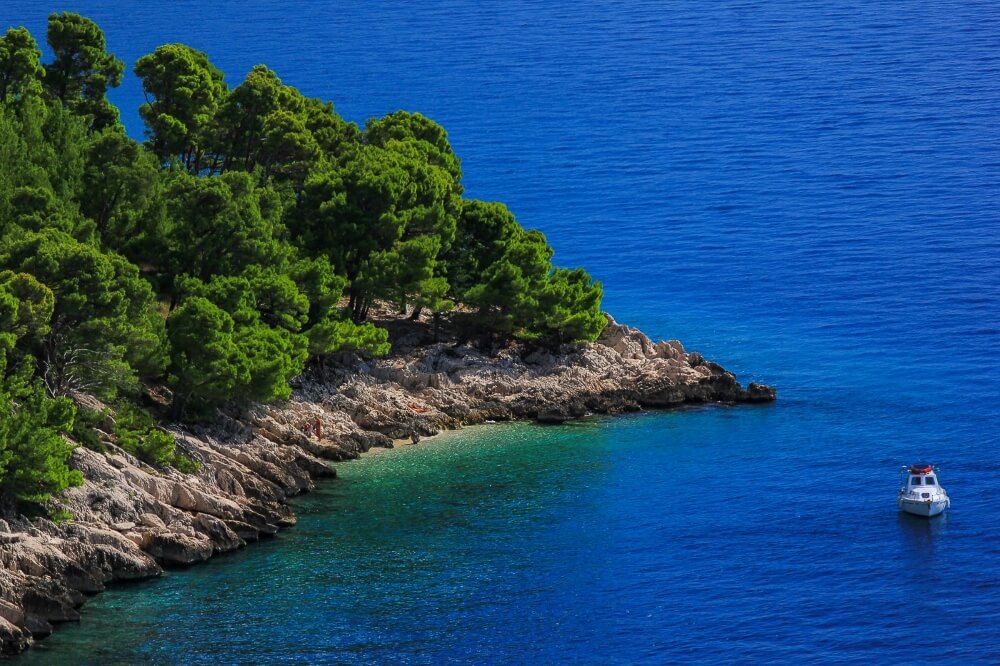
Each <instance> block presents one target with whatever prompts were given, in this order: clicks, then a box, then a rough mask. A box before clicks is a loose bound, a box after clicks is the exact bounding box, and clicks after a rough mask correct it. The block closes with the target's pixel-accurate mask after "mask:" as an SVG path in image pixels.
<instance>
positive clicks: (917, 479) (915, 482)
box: [910, 476, 920, 486]
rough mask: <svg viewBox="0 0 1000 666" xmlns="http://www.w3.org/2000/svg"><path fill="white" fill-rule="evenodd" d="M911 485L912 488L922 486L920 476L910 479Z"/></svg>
mask: <svg viewBox="0 0 1000 666" xmlns="http://www.w3.org/2000/svg"><path fill="white" fill-rule="evenodd" d="M910 485H911V486H919V485H920V477H919V476H911V477H910Z"/></svg>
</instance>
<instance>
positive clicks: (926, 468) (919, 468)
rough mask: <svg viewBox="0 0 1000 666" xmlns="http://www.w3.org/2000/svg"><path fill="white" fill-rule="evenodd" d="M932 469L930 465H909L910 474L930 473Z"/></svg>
mask: <svg viewBox="0 0 1000 666" xmlns="http://www.w3.org/2000/svg"><path fill="white" fill-rule="evenodd" d="M932 471H933V467H931V465H910V474H930V473H931V472H932Z"/></svg>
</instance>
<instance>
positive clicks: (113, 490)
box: [0, 318, 775, 654]
mask: <svg viewBox="0 0 1000 666" xmlns="http://www.w3.org/2000/svg"><path fill="white" fill-rule="evenodd" d="M384 324H385V325H386V326H387V327H388V328H389V329H390V334H391V337H392V341H393V353H392V354H391V355H390V356H389V357H387V358H385V359H379V360H377V361H371V362H363V361H359V360H354V361H352V362H351V363H349V364H344V365H338V366H337V367H335V368H327V369H324V370H322V371H319V370H317V371H314V372H313V373H312V375H310V376H307V377H304V378H302V379H301V380H300V381H299V382H298V385H297V386H296V390H295V393H294V395H293V397H292V399H291V400H289V401H288V402H287V403H284V404H281V405H272V406H255V407H252V408H247V409H244V410H242V411H240V412H231V413H227V414H220V415H219V418H218V419H217V421H216V422H215V423H213V424H212V426H210V427H207V426H205V427H182V426H177V427H176V428H174V429H172V430H173V432H174V434H175V436H176V440H177V446H178V447H179V448H180V449H181V450H182V451H183V452H184V453H185V454H186V455H188V456H189V457H191V458H192V459H194V460H196V461H198V462H199V463H200V464H201V469H200V471H199V472H198V473H197V474H182V473H181V472H178V471H176V470H173V469H171V470H167V471H163V470H154V469H153V468H151V467H149V466H148V465H146V464H144V463H142V462H140V461H139V460H137V459H136V458H134V457H132V456H130V455H129V454H127V453H126V452H124V451H123V450H121V449H120V448H118V447H117V446H115V445H114V442H113V441H112V440H111V438H110V437H109V438H108V441H107V442H106V446H107V449H108V451H107V452H106V453H97V452H95V451H91V450H89V449H85V448H83V447H78V448H77V449H76V450H75V452H74V454H73V459H72V466H73V467H74V468H76V469H79V470H81V471H82V472H83V474H84V477H85V483H84V484H83V485H82V486H80V487H77V488H71V489H69V490H68V491H66V493H65V494H64V496H63V498H61V500H60V501H61V506H62V508H65V509H67V510H68V511H70V512H71V513H72V514H73V516H74V519H73V520H71V521H67V522H65V523H61V524H56V523H53V522H52V521H49V520H46V519H34V520H29V519H28V518H25V517H23V516H8V517H7V519H6V520H0V563H2V564H3V568H2V569H0V651H2V653H4V654H16V653H18V652H21V651H23V650H24V649H26V648H28V647H29V646H30V645H31V644H32V642H33V641H34V640H36V639H39V638H42V637H44V636H46V635H48V634H49V633H51V631H52V629H53V625H55V624H57V623H59V622H65V621H71V620H77V619H79V617H80V616H79V612H78V610H77V609H78V608H79V607H80V605H82V604H83V602H84V601H85V599H86V595H89V594H93V593H96V592H99V591H101V590H102V589H104V587H105V586H106V585H108V584H109V583H113V582H114V581H121V580H137V579H143V578H149V577H153V576H158V575H160V574H161V573H162V571H163V567H165V566H167V567H169V566H187V565H190V564H194V563H197V562H200V561H203V560H205V559H207V558H209V557H211V556H212V555H214V554H216V553H223V552H228V551H232V550H235V549H238V548H241V547H243V546H244V545H246V544H247V543H249V542H252V541H256V540H258V539H261V538H265V537H268V536H271V535H273V534H274V533H275V532H277V530H279V529H281V528H283V527H288V526H291V525H294V524H295V516H294V515H293V514H292V512H291V510H290V509H289V506H288V498H289V497H291V496H294V495H296V494H299V493H301V492H305V491H308V490H310V489H312V488H313V487H314V485H315V483H316V481H317V480H318V479H321V478H324V477H334V476H336V472H335V470H334V469H333V467H331V466H330V462H331V461H334V462H335V461H344V460H349V459H352V458H356V457H358V455H360V454H361V453H363V452H365V451H367V450H369V449H370V448H372V447H392V446H393V443H394V442H395V441H398V440H401V439H405V440H411V441H417V440H419V438H420V437H423V436H429V435H433V434H436V433H437V432H439V431H441V430H446V429H454V428H459V427H462V426H463V425H469V424H476V423H482V422H484V421H488V420H490V421H501V420H504V421H505V420H528V419H530V420H536V421H539V422H544V423H560V422H563V421H566V420H568V419H572V418H579V417H582V416H586V415H588V414H618V413H623V412H631V411H638V410H641V409H644V408H668V407H675V406H680V405H683V404H689V403H704V402H725V403H761V402H770V401H772V400H774V399H775V391H774V389H773V388H770V387H767V386H763V385H758V384H750V385H749V386H747V387H746V388H743V387H742V386H741V385H740V384H739V383H738V382H737V380H736V378H735V377H734V376H733V375H732V374H731V373H729V372H727V371H726V370H725V369H724V368H723V367H722V366H720V365H718V364H716V363H712V362H710V361H706V360H705V359H703V358H702V357H701V355H700V354H697V353H688V352H686V351H685V350H684V348H683V346H682V345H681V344H680V343H679V342H677V341H668V342H657V343H653V342H652V341H651V340H650V339H649V338H648V337H646V336H645V335H644V334H642V333H641V332H640V331H638V330H636V329H633V328H629V327H627V326H623V325H621V324H618V323H616V322H614V321H613V320H611V319H610V318H609V322H608V326H607V327H606V328H605V331H604V333H603V334H602V336H601V338H600V339H599V340H598V341H597V342H595V343H592V344H589V345H585V346H583V347H580V348H574V349H571V350H567V351H564V352H561V353H553V352H551V351H543V350H537V349H535V350H532V349H528V348H526V347H524V346H512V347H508V348H505V349H502V350H498V351H496V352H495V353H491V354H487V353H484V352H482V351H479V350H477V349H475V348H473V347H470V346H467V345H459V344H458V343H457V342H456V341H454V340H449V341H446V342H436V341H435V337H436V336H435V334H432V330H431V327H430V326H429V325H427V324H422V323H416V322H408V321H403V320H390V321H388V322H384Z"/></svg>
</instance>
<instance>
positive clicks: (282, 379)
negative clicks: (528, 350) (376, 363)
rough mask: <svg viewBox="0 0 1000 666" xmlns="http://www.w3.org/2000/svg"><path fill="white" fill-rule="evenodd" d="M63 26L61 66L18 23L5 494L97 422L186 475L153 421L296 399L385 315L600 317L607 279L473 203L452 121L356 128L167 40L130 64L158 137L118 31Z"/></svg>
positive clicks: (2, 301) (570, 336)
mask: <svg viewBox="0 0 1000 666" xmlns="http://www.w3.org/2000/svg"><path fill="white" fill-rule="evenodd" d="M46 40H47V42H48V45H49V49H50V51H51V60H50V61H49V62H42V51H41V49H40V48H39V46H38V43H37V42H36V40H35V39H34V37H33V36H32V35H31V34H30V33H29V32H28V31H27V30H25V29H24V28H11V29H10V30H8V31H7V32H6V34H5V35H4V36H3V37H2V38H0V495H2V498H3V500H4V501H6V502H19V503H39V502H43V501H45V500H46V499H47V498H48V497H50V496H51V495H52V494H54V493H57V492H58V491H60V490H62V489H64V488H66V487H67V486H69V485H73V484H78V483H80V482H81V480H82V477H81V476H80V474H79V472H75V471H73V470H71V469H70V468H69V466H68V464H67V462H68V459H69V457H70V455H71V452H72V448H73V446H74V444H73V443H72V442H71V441H70V440H68V439H67V438H72V439H73V440H75V441H76V442H78V443H80V444H83V445H85V446H88V447H92V448H99V447H100V446H101V444H100V440H99V438H97V437H96V436H94V431H95V429H98V428H102V429H103V430H104V432H110V434H111V435H112V436H113V437H114V439H115V441H116V442H117V443H118V445H119V446H121V447H122V448H123V449H125V450H127V451H129V452H130V453H133V454H134V455H136V456H137V457H139V458H141V459H143V460H144V461H145V462H147V463H149V464H151V465H154V466H164V465H173V466H175V467H179V468H182V469H192V465H193V463H192V462H191V461H188V460H187V459H186V458H184V457H183V456H182V455H180V454H179V453H178V452H177V451H175V449H174V443H173V438H172V436H171V435H169V433H167V432H165V431H164V430H162V429H161V428H160V427H159V421H161V420H169V419H174V420H185V419H197V418H203V417H206V416H209V415H211V414H212V413H213V410H215V409H217V408H219V407H223V406H226V405H230V404H239V403H247V402H269V401H275V400H282V399H285V398H288V397H289V396H290V395H291V386H290V382H291V381H292V380H293V379H294V378H295V377H297V376H298V375H300V374H301V373H302V372H303V371H304V370H305V368H306V367H307V366H308V365H309V364H310V363H316V364H320V363H323V362H324V361H325V360H326V359H328V358H330V357H335V356H337V355H341V354H346V353H356V354H362V355H371V356H381V355H385V354H387V353H388V352H389V351H390V349H389V339H388V334H387V331H386V330H385V329H384V328H381V327H380V326H378V325H377V323H376V322H375V321H373V314H374V313H375V311H376V310H377V309H379V308H380V309H382V310H383V311H384V310H386V309H391V310H392V311H393V312H395V313H397V315H398V316H399V317H409V318H413V319H417V318H420V317H422V316H427V317H431V318H433V319H434V321H436V322H439V321H441V320H442V319H447V320H449V321H450V323H451V325H452V326H453V327H454V328H455V329H456V330H457V331H459V333H460V336H461V337H462V339H463V340H467V341H472V342H476V343H479V344H481V345H483V346H486V347H489V346H494V345H497V344H504V343H507V342H509V341H511V340H515V339H516V340H523V341H527V342H531V343H532V344H537V345H539V346H548V347H554V346H559V345H564V344H576V343H581V342H586V341H591V340H594V339H595V338H596V337H597V336H598V335H599V334H600V333H601V331H602V329H603V328H604V325H605V321H606V320H605V318H604V316H603V315H602V313H601V310H600V305H601V295H602V291H601V286H600V284H599V283H597V282H595V281H593V280H592V279H591V277H590V276H589V275H588V274H587V273H586V272H585V271H583V270H582V269H572V270H570V269H565V268H559V267H556V266H555V265H554V264H553V250H552V248H551V247H550V246H549V244H548V243H547V242H546V239H545V237H544V235H543V234H542V233H541V232H539V231H537V230H530V229H526V228H524V227H522V226H521V225H520V224H519V223H518V221H517V220H516V218H515V216H514V215H513V213H511V211H510V210H509V209H508V208H507V207H506V206H504V205H503V204H501V203H496V202H484V201H477V200H474V199H469V198H466V197H465V196H464V192H463V187H462V170H461V163H460V160H459V158H458V156H457V155H456V154H455V153H454V151H453V150H452V148H451V145H450V143H449V141H448V135H447V133H446V132H445V130H444V129H443V128H442V127H441V126H440V125H438V124H436V123H435V122H433V121H432V120H430V119H428V118H426V117H424V116H422V115H420V114H419V113H410V112H405V111H399V112H395V113H392V114H389V115H387V116H385V117H383V118H373V119H370V120H369V121H368V122H367V123H365V125H364V126H363V127H360V126H358V125H356V124H355V123H352V122H348V121H346V120H344V119H343V118H342V117H341V116H339V115H338V114H337V112H336V111H335V109H334V107H333V104H332V103H330V102H327V101H323V100H319V99H314V98H307V97H305V96H304V95H303V94H301V93H300V92H299V91H298V90H296V89H295V88H293V87H291V86H288V85H286V84H284V83H282V81H281V79H280V78H279V77H278V75H277V74H276V73H275V72H273V71H271V70H270V69H268V68H267V67H266V66H263V65H258V66H256V67H254V68H253V69H252V70H251V71H250V72H249V74H247V76H246V78H245V79H244V80H243V81H242V82H240V83H238V84H237V85H235V86H233V87H230V85H229V84H228V83H227V82H226V80H225V78H224V76H223V73H222V72H221V71H219V70H218V69H217V68H216V67H215V66H213V65H212V63H211V61H210V59H209V56H208V55H207V54H206V53H203V52H201V51H198V50H196V49H193V48H191V47H189V46H186V45H183V44H167V45H164V46H161V47H159V48H157V49H156V50H155V51H154V52H153V53H150V54H148V55H145V56H143V57H141V58H140V59H139V60H138V61H137V62H136V63H135V65H134V70H133V71H134V72H135V74H136V76H137V77H139V79H140V80H141V81H142V85H143V89H144V91H145V93H146V99H147V102H146V103H145V104H143V105H142V106H141V107H140V108H139V114H140V116H141V117H142V119H143V121H144V123H145V125H146V133H145V140H144V141H143V142H141V143H140V142H137V141H135V140H134V139H133V138H131V137H129V136H128V134H127V133H126V132H125V130H124V128H123V126H122V124H121V122H120V114H119V111H118V109H117V108H115V107H114V105H112V104H111V103H110V102H109V101H108V99H107V96H106V93H107V91H108V89H110V88H114V87H116V86H118V85H119V84H120V83H121V80H122V76H123V73H124V67H125V64H124V63H123V62H122V61H121V60H120V59H119V58H117V57H116V56H115V55H113V54H112V53H110V52H109V51H108V49H107V45H106V42H105V37H104V34H103V32H102V31H101V29H100V28H99V27H98V26H97V25H96V24H95V23H93V22H92V21H90V20H89V19H87V18H85V17H82V16H79V15H77V14H73V13H69V12H64V13H59V14H53V15H52V16H51V17H50V18H49V26H48V31H47V33H46ZM151 386H156V387H164V388H165V390H164V391H163V392H162V394H163V395H167V396H169V398H168V399H167V400H166V401H164V402H161V403H158V402H156V401H152V400H150V399H149V398H148V395H147V393H148V391H146V390H144V389H146V388H148V387H151ZM81 396H94V397H96V398H97V399H98V400H100V401H101V403H102V404H105V405H110V406H111V410H110V411H108V412H105V411H102V410H97V409H90V408H84V407H81V406H79V403H80V402H81ZM112 412H113V414H112Z"/></svg>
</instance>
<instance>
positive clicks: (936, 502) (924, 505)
mask: <svg viewBox="0 0 1000 666" xmlns="http://www.w3.org/2000/svg"><path fill="white" fill-rule="evenodd" d="M896 504H897V505H898V506H899V509H900V510H901V511H905V512H906V513H910V514H913V515H914V516H925V517H927V518H930V517H931V516H936V515H938V514H940V513H943V512H944V510H945V509H947V508H948V507H949V506H950V505H951V501H950V500H948V499H933V500H918V499H907V498H905V497H901V498H899V501H898V502H896Z"/></svg>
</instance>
